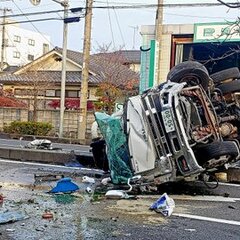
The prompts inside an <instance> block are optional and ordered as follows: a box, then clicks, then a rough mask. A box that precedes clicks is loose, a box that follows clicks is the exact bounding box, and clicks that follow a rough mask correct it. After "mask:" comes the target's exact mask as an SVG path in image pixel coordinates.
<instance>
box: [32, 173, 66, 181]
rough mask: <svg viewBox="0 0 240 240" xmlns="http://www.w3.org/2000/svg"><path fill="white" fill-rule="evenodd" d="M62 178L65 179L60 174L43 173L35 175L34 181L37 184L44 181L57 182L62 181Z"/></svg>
mask: <svg viewBox="0 0 240 240" xmlns="http://www.w3.org/2000/svg"><path fill="white" fill-rule="evenodd" d="M61 178H64V175H60V174H53V173H51V174H49V173H48V174H43V173H41V174H40V173H37V174H34V179H35V181H36V182H42V181H56V180H60V179H61Z"/></svg>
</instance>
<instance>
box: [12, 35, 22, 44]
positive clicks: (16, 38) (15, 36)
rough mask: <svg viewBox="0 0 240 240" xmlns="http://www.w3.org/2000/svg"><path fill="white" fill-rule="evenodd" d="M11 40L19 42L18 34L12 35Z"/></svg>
mask: <svg viewBox="0 0 240 240" xmlns="http://www.w3.org/2000/svg"><path fill="white" fill-rule="evenodd" d="M13 41H14V42H19V43H20V42H21V37H20V36H17V35H14V37H13Z"/></svg>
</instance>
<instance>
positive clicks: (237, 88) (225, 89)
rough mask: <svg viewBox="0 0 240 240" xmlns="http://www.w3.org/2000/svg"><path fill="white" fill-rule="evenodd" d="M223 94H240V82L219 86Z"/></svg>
mask: <svg viewBox="0 0 240 240" xmlns="http://www.w3.org/2000/svg"><path fill="white" fill-rule="evenodd" d="M217 88H219V89H220V90H221V91H222V93H223V94H227V93H234V92H240V80H233V81H231V82H226V83H223V84H220V85H218V86H217Z"/></svg>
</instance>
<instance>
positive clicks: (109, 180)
mask: <svg viewBox="0 0 240 240" xmlns="http://www.w3.org/2000/svg"><path fill="white" fill-rule="evenodd" d="M111 181H112V180H111V178H110V177H107V178H103V179H102V181H101V183H102V184H103V185H107V184H108V183H110V182H111Z"/></svg>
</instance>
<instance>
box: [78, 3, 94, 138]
mask: <svg viewBox="0 0 240 240" xmlns="http://www.w3.org/2000/svg"><path fill="white" fill-rule="evenodd" d="M92 6H93V0H87V1H86V16H85V24H84V43H83V66H82V82H81V97H80V114H79V126H78V139H81V140H84V141H85V139H86V130H87V99H88V77H89V74H88V72H89V60H90V47H91V30H92V29H91V28H92Z"/></svg>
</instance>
